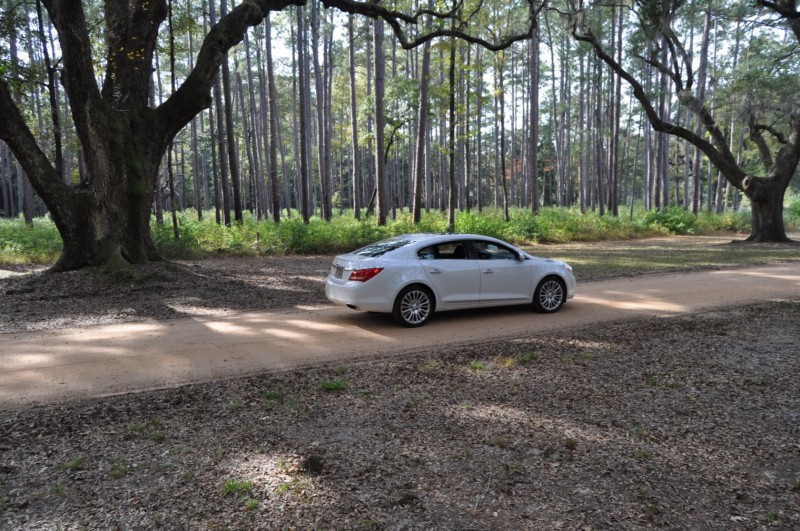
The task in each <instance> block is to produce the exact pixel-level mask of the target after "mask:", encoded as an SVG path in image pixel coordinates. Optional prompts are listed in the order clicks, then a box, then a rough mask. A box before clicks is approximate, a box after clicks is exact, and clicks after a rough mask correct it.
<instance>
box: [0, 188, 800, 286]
mask: <svg viewBox="0 0 800 531" xmlns="http://www.w3.org/2000/svg"><path fill="white" fill-rule="evenodd" d="M177 219H178V228H179V234H180V237H179V239H177V240H176V239H175V237H174V235H173V228H172V223H171V221H170V220H169V218H167V220H165V222H164V223H163V224H158V223H156V221H155V219H153V220H152V223H151V228H152V236H153V240H154V242H155V243H156V245H157V246H158V248H159V249H160V250H161V252H162V253H163V255H164V256H165V257H166V258H169V259H187V258H204V257H209V256H216V255H232V256H261V255H314V254H316V255H326V254H336V253H341V252H345V251H349V250H353V249H356V248H358V247H360V246H363V245H366V244H367V243H370V242H373V241H376V240H380V239H383V238H387V237H390V236H394V235H398V234H404V233H409V232H434V233H443V232H444V231H445V229H446V227H447V215H446V213H445V212H440V211H431V212H428V213H424V214H423V216H422V221H421V222H420V223H419V224H417V225H415V224H413V223H412V221H411V214H410V213H408V212H407V211H401V210H398V211H397V213H396V215H395V217H394V218H393V219H389V220H388V222H387V224H386V225H385V226H380V227H379V226H378V225H377V224H376V222H375V218H374V217H372V216H364V217H362V220H361V221H357V220H356V219H355V218H354V216H353V212H352V211H343V212H341V213H337V214H336V215H335V216H334V217H333V219H332V220H331V221H330V222H326V221H324V220H323V219H321V218H320V217H318V216H313V217H312V218H311V219H310V220H309V222H308V223H303V220H302V219H301V217H300V216H299V215H298V213H297V212H293V213H292V216H291V217H289V216H287V215H286V213H285V212H284V214H283V219H282V220H281V222H280V223H274V222H273V221H272V220H265V219H261V220H259V219H256V218H255V217H254V216H252V215H250V213H245V216H244V221H243V222H242V223H234V224H232V225H231V226H225V225H224V224H218V223H216V221H215V216H214V212H213V211H206V212H204V213H203V219H202V221H200V220H198V215H197V212H196V211H194V210H187V211H184V212H180V213H178V215H177ZM786 221H787V229H788V230H792V229H793V228H795V227H797V226H800V198H791V199H790V200H789V201H788V202H787V208H786ZM749 226H750V213H749V211H746V210H743V211H741V212H737V213H724V214H721V215H717V214H712V213H708V212H703V213H701V214H699V215H697V216H695V215H693V214H692V213H690V212H686V211H684V210H683V209H682V208H679V207H670V208H668V209H665V210H659V211H644V210H642V209H636V210H635V211H634V213H633V216H631V215H630V213H629V212H625V213H623V214H621V215H620V216H618V217H614V216H610V215H603V216H601V215H599V213H597V212H586V213H581V212H580V210H579V209H576V208H554V207H548V208H543V209H541V210H540V212H539V213H537V214H533V213H531V212H530V211H528V210H523V209H512V210H511V212H510V220H509V221H508V222H506V221H505V220H504V219H503V215H502V212H501V211H499V210H495V209H485V210H484V211H483V212H477V211H475V210H473V211H470V212H459V213H457V214H456V230H457V232H460V233H476V234H485V235H488V236H494V237H497V238H501V239H504V240H507V241H509V242H512V243H514V244H517V245H521V246H525V245H532V244H538V243H550V244H553V243H569V242H596V241H607V240H630V239H637V238H648V237H654V236H664V235H669V234H691V235H702V234H710V233H717V232H720V231H729V232H747V231H748V230H749ZM60 251H61V239H60V236H59V234H58V231H57V230H56V227H55V225H54V224H53V222H52V221H51V220H50V219H49V217H46V216H45V217H41V218H36V219H35V220H34V222H33V225H31V226H29V225H26V224H25V223H24V222H23V221H22V219H21V218H20V219H0V266H3V265H5V266H9V265H26V264H51V263H53V262H55V260H56V259H57V258H58V256H59V253H60ZM110 273H112V275H111V276H114V275H113V273H119V272H110ZM122 274H123V275H124V274H126V273H125V272H122Z"/></svg>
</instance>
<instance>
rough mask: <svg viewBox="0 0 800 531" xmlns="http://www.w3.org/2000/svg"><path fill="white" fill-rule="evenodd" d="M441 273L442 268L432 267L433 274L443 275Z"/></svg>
mask: <svg viewBox="0 0 800 531" xmlns="http://www.w3.org/2000/svg"><path fill="white" fill-rule="evenodd" d="M441 274H442V270H441V269H436V268H434V269H431V275H441Z"/></svg>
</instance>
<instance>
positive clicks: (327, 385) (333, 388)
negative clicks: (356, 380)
mask: <svg viewBox="0 0 800 531" xmlns="http://www.w3.org/2000/svg"><path fill="white" fill-rule="evenodd" d="M319 387H320V389H322V390H323V391H326V392H338V391H345V390H346V389H347V383H346V382H345V381H344V380H325V381H324V382H322V383H321V384H320V385H319Z"/></svg>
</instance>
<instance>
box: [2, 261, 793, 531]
mask: <svg viewBox="0 0 800 531" xmlns="http://www.w3.org/2000/svg"><path fill="white" fill-rule="evenodd" d="M329 263H330V257H303V258H297V257H294V258H292V257H285V258H270V259H268V260H264V259H261V260H259V259H233V258H224V259H217V260H211V261H201V262H193V263H183V264H177V265H174V264H173V265H154V266H152V269H151V271H150V274H149V275H148V277H147V278H146V279H145V280H144V281H141V279H139V280H137V281H136V282H131V283H127V284H126V287H125V288H124V289H120V281H119V279H118V280H117V281H113V282H112V281H110V280H108V279H100V278H98V277H96V276H92V275H90V274H88V273H86V272H75V273H68V274H66V275H59V277H58V278H57V279H54V278H53V277H47V276H39V275H36V274H34V275H33V276H30V275H24V276H19V275H16V274H14V273H15V272H14V271H10V270H7V274H6V276H5V278H0V293H2V297H0V331H1V332H5V333H12V332H16V331H21V330H49V329H60V328H68V327H79V326H86V325H93V324H101V323H110V322H120V321H121V322H128V321H131V320H138V319H144V318H156V319H164V318H173V317H181V316H185V315H207V314H212V315H227V314H231V313H236V312H242V311H249V310H256V309H258V310H264V309H268V308H272V309H278V308H281V307H286V306H288V305H289V304H287V303H288V302H290V303H291V305H292V306H294V307H297V306H312V307H313V306H317V305H320V304H324V298H321V293H322V292H321V289H322V277H323V276H324V273H325V271H326V270H327V267H328V265H329ZM323 297H324V296H323ZM798 344H800V301H798V300H784V301H781V302H768V303H767V302H765V303H759V304H749V305H747V306H737V307H724V308H717V309H714V310H713V311H706V312H703V313H701V314H694V315H688V314H687V315H678V316H673V317H658V318H645V319H636V320H624V321H617V322H613V323H611V324H608V323H605V324H603V325H599V326H590V327H584V328H581V329H579V330H576V329H572V330H567V331H559V332H548V333H543V334H542V333H537V334H536V335H531V336H530V337H518V338H514V339H507V340H499V341H498V340H494V341H492V342H491V343H485V344H473V345H468V346H458V347H441V346H440V347H437V348H434V349H431V350H428V351H420V352H415V353H412V354H406V355H404V356H403V357H396V358H385V357H384V358H381V359H377V360H370V361H359V362H352V361H348V362H343V363H342V364H340V365H327V366H323V367H311V368H304V369H301V370H292V371H284V372H279V373H275V372H267V373H263V374H257V375H254V376H250V377H246V378H236V379H229V380H224V381H217V382H211V383H203V384H195V385H187V386H181V387H174V388H169V389H162V390H157V391H149V392H143V393H135V394H126V395H119V396H113V397H103V398H95V399H87V400H82V401H78V402H74V403H61V404H54V405H45V406H37V407H32V408H26V409H22V410H19V411H14V412H0V528H1V529H558V528H563V529H640V528H655V527H668V528H673V529H676V528H677V529H772V528H775V529H781V528H783V529H797V528H800V381H799V380H798V378H797V375H798V374H800V356H798V348H797V345H798Z"/></svg>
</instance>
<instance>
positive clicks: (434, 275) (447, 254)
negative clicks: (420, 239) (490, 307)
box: [417, 242, 480, 304]
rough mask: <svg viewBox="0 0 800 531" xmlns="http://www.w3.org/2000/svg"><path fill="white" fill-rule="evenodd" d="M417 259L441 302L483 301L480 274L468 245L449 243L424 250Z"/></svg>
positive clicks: (434, 245)
mask: <svg viewBox="0 0 800 531" xmlns="http://www.w3.org/2000/svg"><path fill="white" fill-rule="evenodd" d="M417 256H418V258H419V263H420V264H421V265H422V269H423V270H424V271H425V274H426V275H427V277H428V279H429V280H430V283H431V285H432V286H433V288H434V289H435V290H436V294H437V295H438V297H439V300H440V301H441V302H442V303H444V304H463V303H475V302H478V301H479V300H480V272H479V270H478V264H477V261H476V260H473V259H471V258H469V256H468V254H467V248H466V246H465V244H464V242H445V243H440V244H433V245H429V246H427V247H425V248H423V249H421V250H420V251H419V252H418V253H417Z"/></svg>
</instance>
